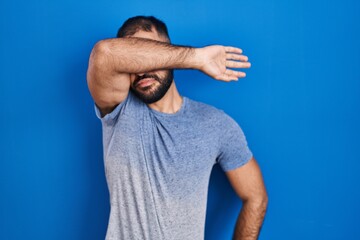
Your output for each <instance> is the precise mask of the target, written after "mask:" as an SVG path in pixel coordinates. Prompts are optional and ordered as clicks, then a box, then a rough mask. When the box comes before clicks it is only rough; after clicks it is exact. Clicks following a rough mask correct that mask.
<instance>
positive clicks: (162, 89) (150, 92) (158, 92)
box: [130, 69, 174, 104]
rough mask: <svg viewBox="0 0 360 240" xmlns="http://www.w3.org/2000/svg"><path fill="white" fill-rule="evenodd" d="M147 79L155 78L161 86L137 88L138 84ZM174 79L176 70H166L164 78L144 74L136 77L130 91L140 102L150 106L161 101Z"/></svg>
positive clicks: (152, 85) (153, 85)
mask: <svg viewBox="0 0 360 240" xmlns="http://www.w3.org/2000/svg"><path fill="white" fill-rule="evenodd" d="M145 78H153V79H154V80H155V81H157V82H158V83H159V84H158V85H155V84H151V85H149V86H146V87H140V86H136V85H137V83H138V82H139V81H140V80H142V79H145ZM173 79H174V70H173V69H171V70H166V75H165V76H164V77H162V78H160V77H159V76H157V75H155V74H146V73H145V74H144V75H142V76H138V77H136V79H135V80H134V83H133V84H132V85H131V88H130V91H132V92H133V93H134V94H135V95H136V96H137V97H138V98H139V99H140V100H142V101H143V102H144V103H147V104H150V103H154V102H157V101H159V100H160V99H161V98H162V97H163V96H164V95H165V94H166V92H167V91H168V90H169V88H170V86H171V83H172V82H173Z"/></svg>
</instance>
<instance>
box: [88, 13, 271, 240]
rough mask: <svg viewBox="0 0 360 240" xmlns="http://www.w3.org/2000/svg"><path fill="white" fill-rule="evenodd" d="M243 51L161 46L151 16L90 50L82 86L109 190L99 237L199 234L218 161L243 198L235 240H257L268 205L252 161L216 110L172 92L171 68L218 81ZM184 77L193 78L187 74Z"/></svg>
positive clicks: (228, 75)
mask: <svg viewBox="0 0 360 240" xmlns="http://www.w3.org/2000/svg"><path fill="white" fill-rule="evenodd" d="M241 53H242V51H241V49H239V48H235V47H225V46H220V45H213V46H207V47H203V48H193V47H187V46H177V45H172V44H171V43H170V38H169V35H168V31H167V28H166V25H165V24H164V23H163V22H162V21H160V20H158V19H156V18H155V17H145V16H137V17H133V18H130V19H128V20H127V21H126V22H125V23H124V24H123V26H122V27H121V28H120V29H119V32H118V35H117V38H114V39H106V40H102V41H99V42H98V43H97V44H96V45H95V46H94V48H93V50H92V52H91V55H90V60H89V68H88V72H87V82H88V86H89V89H90V92H91V95H92V97H93V99H94V101H95V105H94V107H95V111H96V114H97V116H98V117H99V118H100V119H101V122H102V129H103V147H104V164H105V174H106V179H107V184H108V187H109V192H110V205H111V211H110V217H109V225H108V229H107V233H106V239H126V240H128V239H129V240H130V239H154V240H162V239H164V240H170V239H174V240H186V239H189V240H190V239H191V240H195V239H204V225H205V213H206V200H207V191H208V182H209V177H210V173H211V170H212V167H213V165H214V164H216V163H219V164H220V166H221V167H222V169H223V170H224V171H225V173H226V176H227V177H228V179H229V181H230V183H231V185H232V186H233V188H234V190H235V192H236V193H237V194H238V195H239V197H240V198H241V199H242V200H243V207H242V209H241V212H240V214H239V218H238V220H237V222H236V228H235V231H234V239H257V237H258V234H259V231H260V228H261V225H262V222H263V218H264V215H265V212H266V206H267V194H266V190H265V186H264V183H263V179H262V176H261V172H260V169H259V166H258V164H257V163H256V161H255V159H254V158H253V155H252V152H251V151H250V149H249V148H248V146H247V142H246V139H245V136H244V134H243V132H242V130H241V128H240V126H239V125H238V124H237V123H236V122H235V121H234V120H233V119H232V118H231V117H230V116H228V115H227V114H225V112H223V111H222V110H219V109H216V108H215V107H212V106H209V105H207V104H204V103H201V102H197V101H194V100H191V99H189V98H187V97H185V96H181V95H180V94H179V92H178V91H177V89H176V86H175V82H174V81H173V69H175V68H187V69H197V70H200V71H202V72H203V73H205V74H207V75H209V76H211V77H213V78H214V79H216V80H220V81H232V80H238V78H241V77H245V73H243V72H240V71H235V70H231V69H229V68H248V67H250V63H249V62H248V59H247V57H246V56H244V55H242V54H241ZM188 81H195V80H192V79H188Z"/></svg>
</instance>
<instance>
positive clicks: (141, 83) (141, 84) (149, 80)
mask: <svg viewBox="0 0 360 240" xmlns="http://www.w3.org/2000/svg"><path fill="white" fill-rule="evenodd" d="M153 82H155V79H154V78H144V79H141V80H140V81H139V82H138V83H137V84H136V87H146V86H149V85H151V84H152V83H153Z"/></svg>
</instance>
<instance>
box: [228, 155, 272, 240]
mask: <svg viewBox="0 0 360 240" xmlns="http://www.w3.org/2000/svg"><path fill="white" fill-rule="evenodd" d="M225 174H226V176H227V178H228V179H229V182H230V184H231V186H232V187H233V189H234V191H235V192H236V194H237V195H238V196H239V197H240V198H241V200H242V201H243V206H242V208H241V211H240V214H239V217H238V219H237V221H236V227H235V230H234V234H233V240H255V239H258V236H259V233H260V229H261V226H262V223H263V220H264V217H265V213H266V208H267V203H268V196H267V193H266V189H265V185H264V181H263V177H262V174H261V171H260V167H259V165H258V164H257V162H256V160H255V158H254V157H252V158H251V160H249V162H248V163H246V164H245V165H243V166H241V167H239V168H236V169H233V170H230V171H227V172H225Z"/></svg>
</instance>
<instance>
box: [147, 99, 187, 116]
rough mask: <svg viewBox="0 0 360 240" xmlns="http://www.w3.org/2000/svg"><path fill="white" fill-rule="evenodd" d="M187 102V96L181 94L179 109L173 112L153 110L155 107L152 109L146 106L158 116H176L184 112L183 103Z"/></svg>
mask: <svg viewBox="0 0 360 240" xmlns="http://www.w3.org/2000/svg"><path fill="white" fill-rule="evenodd" d="M186 104H187V97H184V96H182V103H181V107H180V109H179V110H178V111H177V112H175V113H165V112H160V111H158V110H155V109H152V108H151V107H149V106H148V105H146V106H147V108H148V109H150V111H151V112H153V113H154V114H156V115H159V116H164V117H175V116H178V115H181V113H182V112H184V109H185V105H186Z"/></svg>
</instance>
